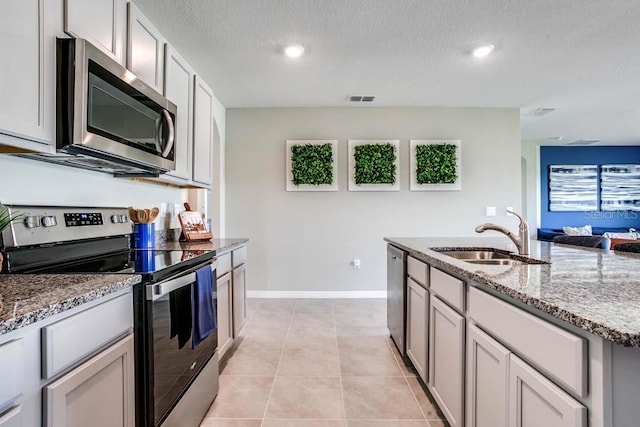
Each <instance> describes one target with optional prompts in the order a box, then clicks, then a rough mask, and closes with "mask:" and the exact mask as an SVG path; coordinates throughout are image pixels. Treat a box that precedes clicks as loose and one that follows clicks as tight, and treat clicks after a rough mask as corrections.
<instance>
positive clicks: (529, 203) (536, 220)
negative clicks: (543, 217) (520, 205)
mask: <svg viewBox="0 0 640 427" xmlns="http://www.w3.org/2000/svg"><path fill="white" fill-rule="evenodd" d="M539 151H540V146H539V145H538V144H537V143H535V142H532V141H522V161H523V164H525V165H526V169H525V170H523V175H524V176H526V182H524V183H523V198H525V199H526V210H525V212H524V213H525V215H526V216H525V218H526V219H527V222H528V223H529V232H530V235H531V236H536V235H537V230H538V227H539V226H540V225H539V224H540V209H539V207H540V163H539V161H540V157H539V154H538V153H539Z"/></svg>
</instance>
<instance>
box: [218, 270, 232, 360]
mask: <svg viewBox="0 0 640 427" xmlns="http://www.w3.org/2000/svg"><path fill="white" fill-rule="evenodd" d="M217 287H218V298H217V301H218V306H217V307H218V357H219V359H220V360H222V356H224V354H225V353H226V352H227V350H229V347H231V344H232V343H233V330H232V329H231V327H232V325H233V319H232V318H231V312H232V310H231V304H232V303H233V301H232V300H231V273H227V274H225V275H224V276H222V277H220V278H219V279H218V280H217Z"/></svg>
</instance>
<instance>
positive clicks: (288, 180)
mask: <svg viewBox="0 0 640 427" xmlns="http://www.w3.org/2000/svg"><path fill="white" fill-rule="evenodd" d="M324 144H331V153H332V156H333V183H332V184H321V185H313V184H300V185H295V184H294V183H293V172H292V171H291V147H293V146H295V145H324ZM285 147H286V148H285V161H286V165H287V170H286V175H285V189H286V191H338V141H337V140H329V139H309V140H307V139H288V140H286V143H285Z"/></svg>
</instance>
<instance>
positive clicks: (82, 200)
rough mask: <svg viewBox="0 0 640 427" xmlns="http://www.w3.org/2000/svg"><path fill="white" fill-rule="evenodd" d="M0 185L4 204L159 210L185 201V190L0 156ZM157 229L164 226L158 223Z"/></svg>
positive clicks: (1, 200) (174, 224)
mask: <svg viewBox="0 0 640 427" xmlns="http://www.w3.org/2000/svg"><path fill="white" fill-rule="evenodd" d="M0 182H1V183H2V184H1V185H0V202H2V203H6V204H31V205H60V206H64V205H69V206H125V207H126V206H130V205H132V206H137V207H152V206H158V207H160V203H170V204H176V203H177V204H180V205H181V204H182V202H183V201H185V200H186V190H181V189H177V188H172V187H168V186H166V185H156V184H148V183H145V182H138V181H133V180H130V179H122V178H114V177H113V176H111V175H109V174H105V173H99V172H92V171H86V170H82V169H75V168H71V167H66V166H61V165H54V164H49V163H44V162H40V161H36V160H31V159H23V158H19V157H15V156H10V155H0ZM170 225H171V226H172V227H174V226H177V227H179V226H180V225H179V224H176V221H173V222H172V224H170ZM156 227H157V228H158V229H160V228H165V223H164V222H163V221H160V220H158V221H157V224H156Z"/></svg>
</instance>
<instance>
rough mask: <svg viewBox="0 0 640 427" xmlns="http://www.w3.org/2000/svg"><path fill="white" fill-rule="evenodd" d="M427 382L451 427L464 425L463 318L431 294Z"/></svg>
mask: <svg viewBox="0 0 640 427" xmlns="http://www.w3.org/2000/svg"><path fill="white" fill-rule="evenodd" d="M430 301H431V303H430V306H429V309H430V313H429V314H430V316H429V317H430V319H429V382H428V384H427V386H428V388H429V390H430V391H431V394H432V395H433V398H434V399H435V400H436V402H437V403H438V406H439V407H440V409H441V410H442V412H443V413H444V415H445V417H446V418H447V420H448V421H449V423H450V424H451V426H452V427H460V426H463V425H464V420H463V407H464V404H463V402H464V400H463V399H464V378H463V374H464V360H465V359H464V357H465V318H464V317H463V316H461V315H460V314H458V313H456V312H455V311H454V310H453V309H452V308H450V307H449V306H447V304H445V303H444V302H442V301H441V300H440V299H439V298H438V297H437V296H435V295H431V299H430Z"/></svg>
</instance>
